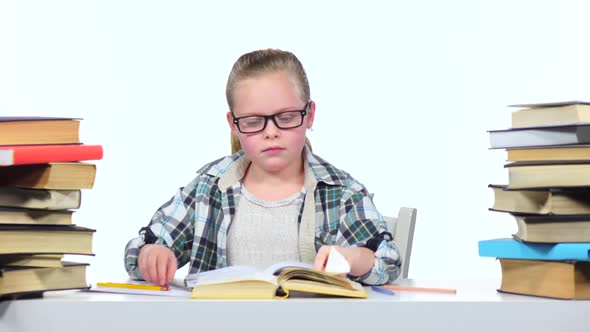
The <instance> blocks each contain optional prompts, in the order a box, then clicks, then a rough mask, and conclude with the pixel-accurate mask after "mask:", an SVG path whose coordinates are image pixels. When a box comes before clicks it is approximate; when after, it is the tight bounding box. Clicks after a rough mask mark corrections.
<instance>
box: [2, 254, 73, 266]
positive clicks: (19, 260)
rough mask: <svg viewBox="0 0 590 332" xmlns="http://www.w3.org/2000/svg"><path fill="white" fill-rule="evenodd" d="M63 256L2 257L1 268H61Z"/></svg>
mask: <svg viewBox="0 0 590 332" xmlns="http://www.w3.org/2000/svg"><path fill="white" fill-rule="evenodd" d="M62 258H63V255H0V266H30V267H35V266H36V267H60V266H63V263H62V261H61V259H62Z"/></svg>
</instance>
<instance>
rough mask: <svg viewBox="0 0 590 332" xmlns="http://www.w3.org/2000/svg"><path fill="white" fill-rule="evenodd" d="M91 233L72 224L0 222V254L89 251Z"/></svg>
mask: <svg viewBox="0 0 590 332" xmlns="http://www.w3.org/2000/svg"><path fill="white" fill-rule="evenodd" d="M93 235H94V230H93V229H90V228H85V227H80V226H74V225H12V224H10V225H9V224H0V254H80V255H92V254H93V253H92V237H93Z"/></svg>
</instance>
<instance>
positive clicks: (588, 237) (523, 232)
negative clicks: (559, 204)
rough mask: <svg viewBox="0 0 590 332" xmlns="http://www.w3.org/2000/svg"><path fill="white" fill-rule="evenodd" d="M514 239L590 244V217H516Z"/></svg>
mask: <svg viewBox="0 0 590 332" xmlns="http://www.w3.org/2000/svg"><path fill="white" fill-rule="evenodd" d="M514 218H515V219H516V224H517V226H518V230H517V232H516V233H515V234H514V237H516V238H517V239H520V240H522V241H526V242H544V243H560V242H590V215H587V214H586V215H568V216H552V215H546V216H542V215H514Z"/></svg>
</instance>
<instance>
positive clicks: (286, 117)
mask: <svg viewBox="0 0 590 332" xmlns="http://www.w3.org/2000/svg"><path fill="white" fill-rule="evenodd" d="M293 119H295V116H294V115H293V114H281V116H279V121H280V122H284V123H287V122H291V121H293Z"/></svg>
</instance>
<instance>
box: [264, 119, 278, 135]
mask: <svg viewBox="0 0 590 332" xmlns="http://www.w3.org/2000/svg"><path fill="white" fill-rule="evenodd" d="M280 133H281V129H280V128H279V127H277V126H276V125H275V123H274V121H272V119H269V120H268V123H267V124H266V128H264V138H270V137H278V136H279V134H280Z"/></svg>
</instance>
